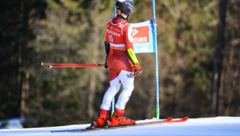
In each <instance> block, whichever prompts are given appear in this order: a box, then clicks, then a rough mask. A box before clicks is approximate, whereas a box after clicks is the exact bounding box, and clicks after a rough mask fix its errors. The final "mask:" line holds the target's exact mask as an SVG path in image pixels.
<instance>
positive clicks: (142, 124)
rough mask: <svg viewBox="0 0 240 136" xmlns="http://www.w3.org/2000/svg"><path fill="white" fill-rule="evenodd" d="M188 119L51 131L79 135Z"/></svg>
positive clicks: (179, 120) (169, 119) (180, 120)
mask: <svg viewBox="0 0 240 136" xmlns="http://www.w3.org/2000/svg"><path fill="white" fill-rule="evenodd" d="M187 120H188V117H184V118H181V119H177V120H173V118H172V117H169V118H167V119H165V120H154V121H145V122H140V123H137V124H134V125H119V126H114V127H101V128H100V127H87V128H82V129H69V130H51V132H52V133H62V132H72V133H77V132H78V133H79V132H88V131H96V130H101V129H117V128H123V127H136V126H145V125H154V124H166V123H177V122H184V121H187Z"/></svg>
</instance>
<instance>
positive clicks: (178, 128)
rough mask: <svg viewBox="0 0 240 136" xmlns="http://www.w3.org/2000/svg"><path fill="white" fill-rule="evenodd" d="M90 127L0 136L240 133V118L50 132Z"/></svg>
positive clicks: (16, 131) (22, 131)
mask: <svg viewBox="0 0 240 136" xmlns="http://www.w3.org/2000/svg"><path fill="white" fill-rule="evenodd" d="M138 122H144V121H138ZM88 126H89V124H85V125H71V126H60V127H47V128H30V129H0V136H93V135H97V136H240V117H216V118H197V119H191V118H190V119H189V120H187V121H186V122H181V123H170V124H157V125H148V126H137V127H126V128H118V129H109V130H106V129H105V130H97V131H90V132H82V133H69V132H62V133H51V132H50V130H65V129H79V128H85V127H88Z"/></svg>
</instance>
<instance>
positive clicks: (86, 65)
mask: <svg viewBox="0 0 240 136" xmlns="http://www.w3.org/2000/svg"><path fill="white" fill-rule="evenodd" d="M38 65H41V66H45V65H52V66H85V67H88V66H90V67H91V66H93V67H96V66H104V64H73V63H43V62H40V63H38Z"/></svg>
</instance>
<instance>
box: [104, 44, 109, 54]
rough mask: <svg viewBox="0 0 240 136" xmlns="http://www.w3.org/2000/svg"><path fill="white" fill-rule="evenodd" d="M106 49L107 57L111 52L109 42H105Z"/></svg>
mask: <svg viewBox="0 0 240 136" xmlns="http://www.w3.org/2000/svg"><path fill="white" fill-rule="evenodd" d="M104 49H105V54H106V56H108V54H109V51H110V43H109V42H104Z"/></svg>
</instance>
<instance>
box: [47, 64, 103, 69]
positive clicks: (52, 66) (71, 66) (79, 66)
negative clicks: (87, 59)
mask: <svg viewBox="0 0 240 136" xmlns="http://www.w3.org/2000/svg"><path fill="white" fill-rule="evenodd" d="M104 66H105V65H104V64H88V65H69V66H64V65H61V66H57V65H48V66H47V67H48V68H83V67H104Z"/></svg>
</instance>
